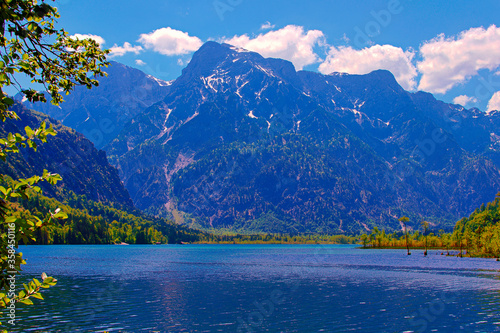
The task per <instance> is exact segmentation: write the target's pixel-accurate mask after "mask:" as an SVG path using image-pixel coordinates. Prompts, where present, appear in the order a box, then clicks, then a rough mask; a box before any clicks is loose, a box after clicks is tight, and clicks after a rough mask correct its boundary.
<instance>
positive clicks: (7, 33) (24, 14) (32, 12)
mask: <svg viewBox="0 0 500 333" xmlns="http://www.w3.org/2000/svg"><path fill="white" fill-rule="evenodd" d="M58 17H59V14H58V12H57V9H56V8H55V7H52V6H50V5H49V4H48V3H47V2H46V1H44V0H42V1H40V2H38V1H37V0H2V1H0V119H1V120H2V121H6V120H7V119H9V120H17V119H19V117H18V115H17V114H16V112H15V111H12V110H11V109H9V108H10V107H11V106H12V105H13V104H14V101H13V100H12V98H10V97H8V96H7V95H6V94H5V92H4V88H5V87H9V86H14V87H16V88H17V89H18V90H20V91H21V92H22V93H24V95H25V96H26V98H27V99H28V100H29V101H31V102H36V101H46V98H45V96H44V94H43V92H38V91H36V90H35V89H33V88H27V89H26V88H22V87H21V85H20V84H19V82H18V78H19V77H20V76H23V75H24V76H27V77H28V78H29V79H30V80H31V82H32V83H34V84H39V85H42V86H43V87H44V88H45V90H46V91H47V92H48V93H49V94H50V96H51V101H52V103H53V104H55V105H57V104H59V103H60V102H62V101H63V98H62V95H61V93H62V92H64V93H65V94H69V92H70V91H71V90H72V89H73V88H74V87H75V86H76V85H85V86H87V87H88V88H91V87H92V86H96V85H97V84H98V82H97V80H96V79H95V77H98V76H101V75H104V72H103V71H102V67H103V66H105V65H107V62H106V54H107V51H102V50H101V49H100V48H99V45H98V44H97V43H96V42H95V41H93V40H91V39H85V40H79V39H77V38H70V37H69V36H68V33H67V32H66V31H64V29H57V28H56V27H55V23H56V21H55V20H56V19H57V18H58ZM55 134H56V133H55V131H54V129H53V128H52V127H51V126H50V127H49V128H47V126H46V124H45V123H44V122H43V123H42V124H41V125H40V127H39V128H36V129H32V128H30V127H29V126H27V127H25V134H21V133H9V134H8V135H7V137H6V138H2V139H0V158H1V159H2V160H4V161H5V160H6V158H7V154H11V153H18V152H19V149H20V148H21V147H29V148H32V149H34V150H36V149H37V143H36V141H37V140H39V141H40V142H45V141H46V139H47V136H49V135H55ZM0 179H1V180H4V177H3V176H1V178H0ZM60 179H61V177H60V176H59V175H56V174H52V173H50V172H48V171H47V170H44V171H43V174H42V176H36V175H35V176H32V177H28V178H25V179H19V180H14V181H11V182H10V183H9V184H8V185H7V184H6V183H5V182H4V184H3V186H2V187H1V188H0V204H1V205H2V211H1V212H0V213H1V221H0V268H1V271H0V292H1V293H0V296H1V302H0V306H3V307H6V306H8V305H9V304H10V303H12V302H22V303H25V304H32V301H31V300H30V297H34V298H42V296H41V294H40V293H39V291H40V288H46V287H50V286H52V285H55V283H56V280H55V279H54V278H52V277H47V276H46V275H45V274H43V275H42V279H43V282H39V281H38V280H36V279H33V280H32V281H31V282H29V283H28V284H26V285H24V290H21V291H20V292H19V294H17V295H15V294H14V293H13V290H12V288H11V286H10V285H9V275H11V276H12V275H13V276H15V274H17V273H19V272H20V271H21V265H23V264H25V263H26V262H25V260H24V259H23V257H22V253H18V252H17V251H16V250H17V248H18V246H19V244H20V242H23V243H26V242H29V241H30V240H31V241H33V240H35V239H36V238H35V234H36V232H37V231H38V230H40V229H43V228H44V227H48V226H50V225H51V223H52V221H53V220H54V219H62V218H65V217H66V214H65V213H63V212H62V211H60V210H59V209H55V210H54V211H53V212H52V211H48V212H47V213H46V214H45V215H44V216H41V215H40V216H37V215H33V214H30V213H29V212H27V211H26V212H25V213H24V214H21V215H19V214H17V205H16V204H15V202H14V201H15V200H17V199H19V198H21V199H23V200H29V199H30V198H31V196H32V195H33V193H34V194H37V193H39V192H40V191H41V190H40V187H39V186H38V185H39V184H40V183H41V182H42V181H47V182H48V183H50V184H55V183H56V182H57V181H58V180H60Z"/></svg>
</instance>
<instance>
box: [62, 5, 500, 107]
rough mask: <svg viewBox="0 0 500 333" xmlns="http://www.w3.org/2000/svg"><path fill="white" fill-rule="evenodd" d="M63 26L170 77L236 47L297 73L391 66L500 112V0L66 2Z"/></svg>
mask: <svg viewBox="0 0 500 333" xmlns="http://www.w3.org/2000/svg"><path fill="white" fill-rule="evenodd" d="M55 3H56V6H57V7H58V9H59V12H60V14H61V18H60V19H59V24H60V26H61V27H64V28H65V29H66V30H67V31H68V32H69V33H70V34H80V35H92V36H93V38H96V39H98V40H99V41H101V42H102V46H103V47H104V48H110V49H111V50H112V51H113V52H112V56H111V59H112V60H115V61H118V62H122V63H124V64H126V65H129V66H132V67H136V68H139V69H141V70H143V71H144V72H146V73H148V74H151V75H154V76H156V77H158V78H160V79H163V80H172V79H175V78H177V77H178V76H179V75H180V74H181V71H182V68H184V67H185V66H186V64H187V63H188V62H189V60H190V58H191V56H192V54H193V52H194V51H195V50H196V49H197V48H199V46H200V45H201V44H202V43H204V42H206V41H208V40H215V41H219V42H220V41H226V42H230V43H232V44H237V45H238V46H241V47H245V48H247V49H250V50H253V51H256V52H259V53H261V54H262V55H264V56H266V57H277V58H284V59H287V60H290V61H292V62H293V63H294V65H295V67H296V68H297V69H305V70H311V71H319V72H322V73H325V74H326V73H330V72H333V71H340V72H350V73H357V74H363V73H367V72H370V71H372V70H374V69H377V68H384V69H388V70H391V71H392V72H393V74H394V75H395V76H396V78H397V80H398V82H399V83H400V84H401V85H402V86H403V87H404V88H405V89H407V90H410V91H416V90H425V91H429V92H431V93H433V94H434V95H435V96H436V98H438V99H442V100H444V101H446V102H452V101H454V100H455V101H456V102H458V103H460V104H462V105H464V106H466V107H467V108H469V107H478V108H480V109H481V110H483V111H486V110H487V109H488V104H489V107H490V108H500V93H497V94H495V93H496V92H498V91H500V15H498V14H499V13H500V1H498V0H482V1H465V0H453V1H430V0H383V1H379V0H375V1H361V0H351V1H337V0H334V1H333V0H332V1H308V2H306V1H294V0H286V1H282V0H278V1H274V0H267V1H262V0H183V1H171V0H161V1H156V0H142V1H141V2H138V1H131V0H120V1H117V0H85V1H83V0H57V1H56V2H55Z"/></svg>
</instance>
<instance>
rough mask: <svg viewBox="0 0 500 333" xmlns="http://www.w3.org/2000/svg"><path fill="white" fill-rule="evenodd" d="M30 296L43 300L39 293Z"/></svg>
mask: <svg viewBox="0 0 500 333" xmlns="http://www.w3.org/2000/svg"><path fill="white" fill-rule="evenodd" d="M31 296H33V297H34V298H38V299H42V300H43V296H42V294H40V293H35V294H33V295H31Z"/></svg>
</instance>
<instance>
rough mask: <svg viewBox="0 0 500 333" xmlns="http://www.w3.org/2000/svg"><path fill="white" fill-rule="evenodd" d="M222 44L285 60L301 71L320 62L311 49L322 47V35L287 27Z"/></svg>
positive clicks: (318, 32)
mask: <svg viewBox="0 0 500 333" xmlns="http://www.w3.org/2000/svg"><path fill="white" fill-rule="evenodd" d="M223 42H225V43H228V44H231V45H234V46H238V47H242V48H245V49H247V50H250V51H254V52H257V53H260V54H261V55H262V56H264V57H270V58H281V59H286V60H288V61H291V62H292V63H293V64H294V66H295V68H296V69H297V70H301V69H302V68H303V67H304V66H307V65H310V64H313V63H316V62H319V61H321V59H320V58H319V57H318V55H317V54H316V53H314V50H313V47H314V46H315V45H323V43H324V34H323V32H321V31H319V30H309V31H307V32H305V31H304V28H303V27H300V26H296V25H287V26H286V27H284V28H282V29H279V30H275V31H269V32H267V33H265V34H259V35H258V36H257V37H255V38H250V37H248V35H241V36H234V37H232V38H231V39H224V40H223Z"/></svg>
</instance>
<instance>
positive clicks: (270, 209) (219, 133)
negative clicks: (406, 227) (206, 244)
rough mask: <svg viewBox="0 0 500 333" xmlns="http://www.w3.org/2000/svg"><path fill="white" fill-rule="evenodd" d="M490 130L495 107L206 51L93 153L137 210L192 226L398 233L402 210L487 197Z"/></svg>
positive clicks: (384, 78)
mask: <svg viewBox="0 0 500 333" xmlns="http://www.w3.org/2000/svg"><path fill="white" fill-rule="evenodd" d="M110 78H112V75H111V74H110ZM129 84H130V83H129ZM75 112H76V111H75ZM498 135H500V113H499V112H492V113H490V114H487V115H486V114H484V113H482V112H480V111H478V110H475V109H470V110H466V109H464V108H463V107H461V106H459V105H453V104H446V103H443V102H441V101H437V100H436V99H435V98H434V97H433V96H432V95H430V94H427V93H423V92H418V93H409V92H406V91H405V90H404V89H403V88H401V87H400V86H399V84H398V83H397V82H396V80H395V79H394V76H393V75H392V74H391V73H389V72H387V71H383V70H379V71H375V72H372V73H370V74H367V75H349V74H342V73H332V74H330V75H322V74H319V73H313V72H307V71H299V72H297V71H295V69H294V67H293V65H292V64H291V63H290V62H288V61H285V60H281V59H266V58H263V57H262V56H261V55H259V54H257V53H254V52H248V51H246V50H243V49H239V48H236V47H233V46H231V45H227V44H218V43H215V42H207V43H205V44H204V45H203V46H202V47H201V48H200V49H199V50H198V51H197V52H196V53H195V54H194V55H193V57H192V60H191V62H190V63H189V65H188V66H187V67H186V68H185V69H184V70H183V72H182V75H181V76H180V77H179V78H178V79H177V80H175V81H174V82H173V83H172V84H171V85H170V86H169V87H168V91H166V90H165V97H164V98H163V99H162V100H161V101H159V102H157V103H155V104H152V105H151V106H150V107H148V108H147V109H145V110H144V111H142V112H140V113H138V114H137V115H136V116H135V117H134V118H133V119H132V121H130V122H128V123H127V124H126V125H124V127H123V130H122V131H121V132H120V134H119V135H118V136H116V138H115V139H114V140H113V141H112V142H111V143H110V144H108V145H107V146H106V147H105V150H106V151H107V152H108V156H109V158H110V161H111V162H112V164H113V165H115V166H116V167H117V168H118V170H119V172H120V177H121V179H122V180H123V182H124V184H125V186H126V188H127V189H128V191H129V193H130V195H131V197H132V199H133V201H134V203H135V204H136V206H137V207H138V208H140V209H143V210H145V211H146V212H149V213H154V214H160V215H169V214H172V216H174V217H175V218H176V219H177V220H178V221H179V222H184V223H191V222H192V221H193V220H196V223H198V224H200V225H201V226H203V227H214V228H232V229H234V230H240V229H243V230H253V231H269V232H291V233H298V232H326V233H339V232H344V233H354V232H359V231H360V230H367V229H371V228H373V227H374V226H383V227H385V228H386V229H393V230H394V229H400V225H399V222H398V221H397V218H398V217H400V216H402V215H409V216H410V217H411V218H412V222H413V223H414V225H415V226H416V225H418V223H419V222H420V221H421V220H422V219H426V220H428V221H430V222H431V223H433V224H435V225H440V226H446V225H448V226H451V225H452V224H453V223H454V222H455V221H456V220H457V219H458V218H460V217H462V216H465V215H468V214H470V212H472V211H473V210H474V209H475V208H476V207H478V206H479V205H480V204H481V203H483V202H488V201H491V200H492V199H493V198H494V197H495V194H496V193H497V192H498V190H499V189H500V177H499V176H500V171H499V168H500V155H499V152H500V150H499V148H500V147H499V138H500V137H499V136H498Z"/></svg>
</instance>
